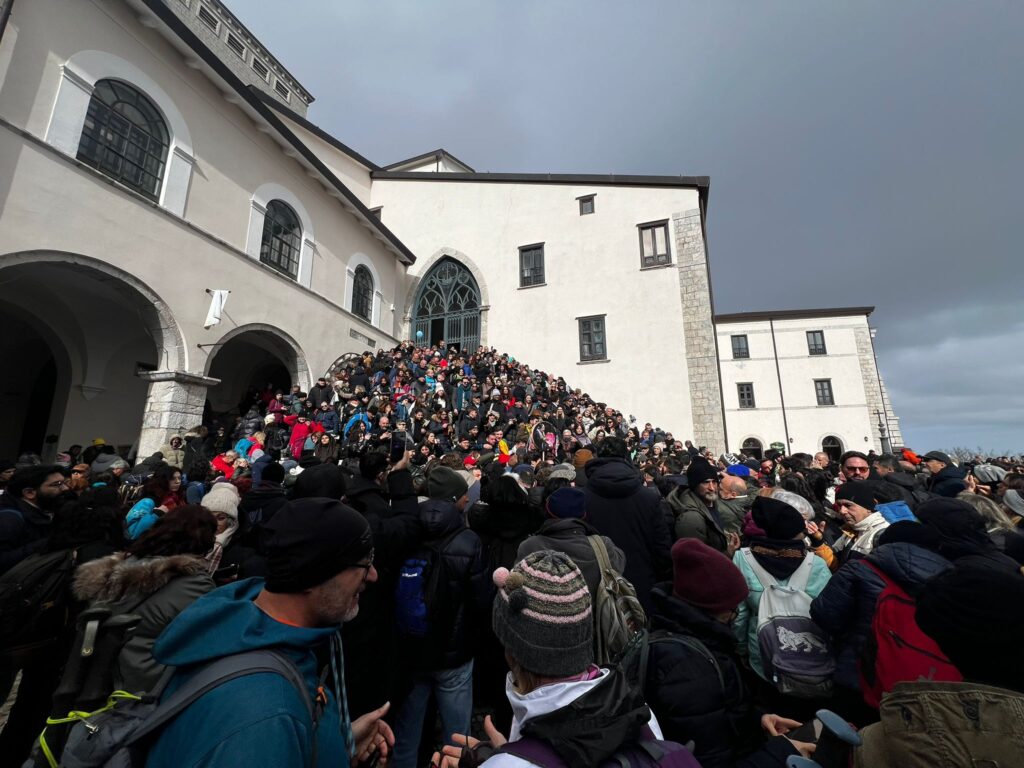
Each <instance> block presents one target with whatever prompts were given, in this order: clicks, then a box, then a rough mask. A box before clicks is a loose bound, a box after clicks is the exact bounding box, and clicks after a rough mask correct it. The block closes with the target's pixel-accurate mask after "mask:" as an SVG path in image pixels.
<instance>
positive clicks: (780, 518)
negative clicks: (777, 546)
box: [750, 496, 807, 540]
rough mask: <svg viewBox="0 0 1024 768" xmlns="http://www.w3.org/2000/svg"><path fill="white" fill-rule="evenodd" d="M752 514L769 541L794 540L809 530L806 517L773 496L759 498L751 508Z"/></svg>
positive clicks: (755, 522)
mask: <svg viewBox="0 0 1024 768" xmlns="http://www.w3.org/2000/svg"><path fill="white" fill-rule="evenodd" d="M750 514H751V516H752V517H753V518H754V524H755V525H757V527H758V528H760V529H761V530H762V531H764V533H765V536H767V537H768V538H769V539H787V540H788V539H793V538H796V535H797V534H798V533H802V532H804V531H805V530H807V526H806V524H805V523H804V517H803V515H801V514H800V513H799V512H797V510H796V507H792V506H790V505H789V504H787V503H786V502H784V501H779V500H778V499H773V498H772V497H771V496H758V497H757V498H755V499H754V503H753V504H752V505H751V507H750Z"/></svg>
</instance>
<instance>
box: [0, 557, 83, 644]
mask: <svg viewBox="0 0 1024 768" xmlns="http://www.w3.org/2000/svg"><path fill="white" fill-rule="evenodd" d="M77 564H78V551H77V550H74V549H62V550H58V551H57V552H40V553H37V554H34V555H29V556H28V557H26V558H25V559H24V560H22V561H21V562H19V563H17V564H15V565H14V566H13V567H12V568H10V569H9V570H7V571H6V572H5V573H4V574H3V575H0V649H2V650H4V651H10V650H13V649H17V648H24V647H26V646H32V645H36V644H41V643H46V642H49V641H52V640H55V639H56V637H57V635H58V634H59V633H60V632H61V631H62V630H63V629H64V628H65V627H66V625H67V621H68V616H69V611H70V609H71V578H72V576H73V575H74V572H75V566H76V565H77Z"/></svg>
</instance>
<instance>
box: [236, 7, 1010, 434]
mask: <svg viewBox="0 0 1024 768" xmlns="http://www.w3.org/2000/svg"><path fill="white" fill-rule="evenodd" d="M230 4H231V7H232V10H234V11H235V12H236V13H237V14H238V15H239V17H240V18H241V19H242V20H243V21H244V22H245V23H246V24H247V25H249V26H250V28H251V29H252V30H253V31H254V32H255V33H256V34H257V36H259V37H260V39H261V40H262V41H263V42H264V43H265V44H266V45H267V46H268V47H269V48H270V49H271V50H272V51H273V52H274V53H275V54H276V55H277V56H278V57H279V58H280V59H281V60H282V61H283V62H284V64H285V65H286V66H287V67H289V68H290V69H291V70H292V72H293V73H294V74H295V75H296V76H297V77H298V78H299V79H300V80H301V81H302V82H303V83H304V84H305V85H306V86H307V87H308V88H309V89H310V90H311V91H312V92H313V93H314V95H315V96H316V97H317V102H316V103H315V104H314V105H313V108H312V110H311V113H310V117H311V119H312V120H313V121H314V122H316V123H318V124H320V125H321V126H323V127H324V128H325V129H327V130H329V131H331V132H332V133H335V134H336V135H337V136H338V137H339V138H341V139H342V141H345V142H346V143H348V144H350V145H351V146H353V147H355V148H356V149H358V150H359V151H360V152H362V153H364V154H366V155H367V156H369V157H371V158H373V159H374V160H376V161H377V162H380V163H382V164H386V163H389V162H393V161H395V160H398V159H401V158H404V157H408V156H411V155H414V154H419V153H420V152H424V151H427V150H430V149H434V148H436V147H438V146H443V147H445V148H446V149H448V150H449V151H450V152H452V153H453V154H455V155H456V156H458V157H460V158H462V159H463V160H465V161H466V162H468V163H470V164H471V165H473V166H475V167H476V168H478V169H480V170H495V171H498V170H502V171H541V172H543V171H552V172H556V171H573V172H593V173H601V172H617V173H627V172H631V173H660V174H677V173H687V174H708V175H710V176H711V179H712V184H711V198H710V206H709V242H710V250H711V259H712V272H713V278H714V285H715V298H716V303H717V309H718V310H719V311H742V310H748V309H765V308H785V307H814V306H840V305H847V304H850V305H861V304H872V305H875V306H877V307H878V310H877V312H876V314H875V315H874V316H873V319H872V322H873V324H875V325H877V326H878V328H879V335H878V339H877V348H878V356H879V360H880V363H881V366H882V372H883V375H884V376H885V377H886V380H887V383H888V385H889V388H890V392H891V394H892V397H893V400H894V404H895V407H896V410H897V412H898V413H899V414H900V415H901V416H902V418H903V428H904V435H905V437H906V438H907V440H908V442H909V443H911V444H912V445H914V446H916V447H920V448H922V449H925V450H926V449H927V446H929V445H944V446H950V445H953V444H968V445H977V444H980V445H983V446H986V447H991V448H993V449H1003V448H1014V449H1016V450H1021V449H1024V435H1022V434H1021V433H1022V428H1024V402H1022V399H1021V397H1022V396H1021V394H1020V392H1021V387H1020V382H1021V381H1022V380H1024V379H1022V376H1021V374H1022V373H1024V371H1022V370H1021V367H1020V365H1018V364H1016V363H1015V362H1014V359H1015V358H1016V357H1017V356H1018V355H1019V353H1018V350H1019V349H1020V348H1021V346H1022V341H1024V327H1022V325H1021V321H1020V318H1021V316H1022V315H1024V313H1021V312H1020V311H1019V309H1018V308H1017V307H1018V304H1019V300H1018V296H1019V293H1020V291H1019V288H1018V285H1017V284H1018V283H1019V278H1018V273H1019V267H1017V264H1016V263H1015V259H1014V257H1015V256H1018V254H1019V251H1020V247H1019V245H1018V242H1017V237H1016V225H1017V223H1018V220H1019V219H1020V217H1021V210H1022V208H1024V195H1022V194H1021V189H1020V185H1021V179H1024V149H1022V142H1021V140H1020V137H1021V136H1022V135H1024V105H1022V102H1021V99H1020V98H1019V93H1020V78H1021V73H1022V72H1024V46H1022V45H1020V30H1021V29H1022V28H1024V4H1019V3H1000V2H995V0H983V1H982V2H978V3H959V2H931V1H930V0H906V1H905V2H900V3H891V2H867V1H865V2H858V3H843V4H841V3H812V2H809V1H808V2H775V3H740V2H726V1H725V0H722V1H721V2H716V3H700V2H689V1H688V2H682V1H678V2H677V1H676V0H662V1H657V2H655V1H653V0H647V1H646V2H643V3H620V2H612V0H593V1H591V2H586V3H584V2H571V3H570V2H565V3H550V2H541V1H539V0H517V2H515V3H498V2H476V1H471V0H465V1H463V2H455V1H452V0H433V1H432V2H413V1H412V0H409V1H407V2H397V1H396V0H378V1H377V2H373V3H334V2H326V1H325V2H319V3H315V2H312V1H311V0H310V1H307V2H298V3H292V4H289V5H288V6H287V11H284V10H283V8H282V6H281V4H280V3H278V2H272V0H232V1H231V3H230Z"/></svg>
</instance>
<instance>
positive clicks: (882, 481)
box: [0, 343, 1024, 768]
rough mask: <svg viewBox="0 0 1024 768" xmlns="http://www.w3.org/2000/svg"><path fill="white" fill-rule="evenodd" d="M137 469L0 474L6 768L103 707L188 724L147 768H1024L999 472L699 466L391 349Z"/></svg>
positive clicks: (511, 388) (954, 467) (38, 761)
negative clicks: (168, 707) (140, 704)
mask: <svg viewBox="0 0 1024 768" xmlns="http://www.w3.org/2000/svg"><path fill="white" fill-rule="evenodd" d="M130 458H131V459H132V460H131V461H129V460H128V457H124V456H121V455H119V454H118V453H117V452H116V451H115V450H114V449H113V447H112V446H108V445H106V444H105V443H104V441H103V440H102V439H96V440H94V441H93V443H92V444H90V445H88V446H87V447H85V448H84V449H83V448H82V447H81V446H77V445H76V446H71V447H70V448H69V449H68V450H67V451H65V452H63V453H61V454H59V455H58V461H57V463H55V464H43V463H42V462H40V461H39V458H38V457H37V456H34V455H31V454H28V455H23V456H21V457H19V459H18V461H17V462H5V463H2V464H0V699H2V698H7V699H9V701H8V705H9V706H10V713H9V717H8V719H7V722H6V725H4V727H3V730H2V731H0V765H21V764H22V763H23V762H25V760H30V761H33V762H32V764H34V765H57V764H59V763H60V754H59V750H58V751H57V752H56V754H55V748H54V744H56V743H61V744H63V740H62V739H63V738H64V737H66V739H67V747H66V748H67V749H69V750H70V749H72V748H74V745H75V739H74V738H73V736H72V735H71V734H73V733H74V728H75V727H76V725H77V724H84V725H88V724H89V722H90V716H89V715H87V714H86V713H88V712H92V711H93V710H103V712H106V713H107V715H106V716H109V712H110V710H111V709H116V707H113V708H112V707H109V706H107V705H108V704H110V703H111V702H112V701H114V700H115V699H109V700H108V696H109V695H110V694H111V693H113V692H115V691H116V692H119V693H118V694H116V696H115V698H117V697H122V698H125V697H126V698H133V697H135V696H142V695H147V694H148V695H149V696H151V697H152V698H153V699H154V700H158V701H165V702H168V701H172V700H185V703H184V704H182V705H181V706H180V707H179V709H180V711H177V714H176V716H174V717H173V718H172V719H170V720H169V721H168V722H165V723H163V724H162V726H161V728H159V729H158V730H156V731H155V732H154V733H152V734H151V735H150V737H149V740H148V741H147V742H146V743H145V744H146V750H147V754H146V756H145V760H146V763H145V764H146V765H150V766H234V765H268V766H269V765H275V766H276V765H313V764H315V763H320V764H330V765H341V766H344V765H383V764H385V763H386V764H389V765H394V766H399V767H400V768H414V767H416V766H426V765H431V766H442V765H444V766H454V765H462V766H467V765H487V766H488V767H489V768H505V767H506V766H523V765H535V766H598V765H606V764H608V765H613V764H614V765H654V764H657V765H689V766H704V767H705V768H728V767H731V766H737V767H739V768H760V767H762V766H763V767H765V768H767V767H768V766H783V765H785V764H786V760H787V759H788V758H790V757H792V756H803V757H812V756H814V755H815V752H816V750H817V745H818V744H819V743H824V742H823V740H825V739H827V738H832V737H834V736H835V733H834V731H835V726H834V721H833V719H830V718H829V717H822V716H819V715H818V714H817V713H819V712H820V711H821V710H830V711H832V712H834V713H835V714H836V715H838V718H837V719H838V720H839V721H841V722H843V723H846V724H850V726H851V727H850V728H849V732H844V733H843V734H841V736H842V739H841V740H842V741H843V743H844V744H846V752H845V753H844V756H843V758H842V759H843V762H842V763H841V764H842V765H858V766H865V767H866V768H883V767H884V766H896V765H899V766H901V768H915V767H916V766H930V767H934V766H965V765H1024V747H1022V746H1021V743H1020V737H1019V733H1020V732H1021V731H1022V729H1024V715H1022V712H1024V674H1022V673H1021V672H1020V671H1019V670H1020V665H1019V664H1018V663H1017V658H1016V656H1017V653H1016V652H1017V646H1018V641H1019V638H1020V637H1021V632H1022V631H1024V573H1022V569H1021V566H1022V564H1024V535H1022V534H1024V531H1022V530H1021V521H1022V519H1024V460H1022V459H1021V458H1020V457H1005V456H1004V457H980V456H979V457H976V458H975V459H974V460H971V461H961V462H959V463H958V462H956V461H954V460H953V458H951V457H950V456H949V455H947V454H946V453H943V452H942V451H930V452H928V453H924V454H923V455H918V454H916V453H914V452H913V451H912V450H910V449H909V448H905V447H900V448H898V449H896V450H895V451H894V453H892V454H884V455H876V454H874V453H870V454H863V453H860V452H857V451H848V452H846V453H844V454H843V455H841V456H838V457H833V456H830V455H828V454H827V453H824V452H819V453H816V454H813V455H811V454H807V453H793V454H790V455H784V454H782V453H781V452H777V451H768V452H767V453H766V454H765V455H764V456H746V455H743V454H739V453H737V454H732V453H724V454H716V453H714V452H712V451H710V450H708V448H707V447H704V446H695V445H693V443H692V442H691V441H689V440H680V439H676V437H675V436H673V434H672V433H670V432H667V431H665V430H663V429H660V428H658V427H656V426H654V425H651V424H645V425H643V426H642V427H641V426H640V425H639V424H637V423H635V422H634V420H633V418H632V417H630V416H625V415H624V414H622V413H620V412H618V411H616V410H615V409H614V408H612V407H611V406H609V405H607V404H605V403H600V402H596V401H594V400H593V399H592V398H591V397H589V396H588V395H587V394H586V393H583V392H581V391H580V390H578V389H573V388H571V387H570V386H568V384H567V383H566V382H565V380H564V379H562V378H558V377H555V376H552V375H549V374H547V373H544V372H541V371H537V370H534V369H532V368H530V367H529V366H528V365H526V364H523V363H521V362H519V361H517V360H514V359H513V358H511V357H510V356H508V355H506V354H499V353H498V352H496V351H495V350H492V349H486V348H480V349H478V350H475V351H473V352H472V353H469V352H462V351H460V350H458V349H455V348H448V347H447V346H446V345H444V344H443V343H441V344H440V345H439V346H437V347H422V346H416V345H413V344H411V343H406V344H403V345H401V346H399V347H398V348H396V349H393V350H381V351H379V352H377V353H376V354H372V353H369V352H368V353H364V354H363V355H362V356H361V357H359V358H357V359H354V360H352V361H351V363H350V365H348V366H346V367H343V368H342V369H341V370H340V371H339V372H337V373H336V374H333V375H332V378H331V379H328V378H321V379H319V380H318V381H317V383H316V384H315V385H314V386H313V387H312V388H311V390H310V391H309V392H303V391H302V389H301V387H300V386H298V385H296V386H293V387H291V389H290V391H287V392H286V391H282V390H276V389H275V388H274V387H272V386H267V387H266V388H264V389H263V390H261V391H252V392H251V393H250V394H249V396H248V397H247V399H246V401H245V402H244V403H243V404H242V405H241V407H240V408H239V412H238V414H237V415H228V416H222V417H219V418H211V419H210V421H209V423H207V424H203V425H196V427H195V428H194V429H190V430H188V431H187V432H184V433H183V434H181V435H176V436H174V437H172V438H171V439H170V441H169V442H168V444H167V445H166V446H164V447H163V448H162V449H161V450H160V451H159V452H157V453H154V454H152V455H150V456H142V457H130ZM86 644H88V648H89V652H88V653H86V652H85V648H86ZM103 648H108V649H109V651H110V652H109V653H106V654H104V653H101V652H100V649H103ZM93 649H95V652H93ZM261 654H262V655H261ZM268 654H269V656H270V657H272V659H275V660H276V661H275V660H271V661H267V658H268ZM232 662H233V663H234V664H235V667H236V669H234V671H233V673H232V675H233V676H231V675H227V674H226V673H225V672H224V671H223V670H224V669H226V668H227V666H226V665H229V664H230V663H232ZM83 665H84V666H83ZM246 665H249V667H251V668H248V669H245V671H244V672H238V669H237V667H242V668H246ZM83 670H84V671H83ZM12 691H13V693H9V692H12ZM175 697H177V699H176V698H175ZM117 701H118V702H119V703H120V702H121V701H122V699H117ZM69 712H73V713H77V714H74V715H73V716H69V715H68V713H69ZM484 715H486V717H485V719H483V721H481V720H480V719H479V718H480V717H481V716H484ZM101 716H102V714H101ZM80 721H81V722H80ZM44 727H45V729H46V730H45V731H44ZM92 727H93V728H95V726H92ZM61 729H64V730H61ZM471 731H475V733H474V734H472V735H471V733H470V732H471ZM41 733H43V738H40V734H41ZM60 733H63V734H64V737H61V736H60V735H59V734H60ZM47 734H49V736H47ZM830 734H831V735H830ZM1004 736H1005V738H1003V737H1004ZM826 751H828V752H829V753H830V754H831V753H832V752H833V749H832V748H831V747H830V748H829V749H828V750H826V748H825V747H822V750H821V752H819V753H818V756H819V757H820V758H822V759H825V758H824V757H823V755H824V753H825V752H826ZM829 759H832V758H829ZM75 764H92V763H75ZM97 764H98V763H97ZM835 764H836V765H839V764H840V763H835Z"/></svg>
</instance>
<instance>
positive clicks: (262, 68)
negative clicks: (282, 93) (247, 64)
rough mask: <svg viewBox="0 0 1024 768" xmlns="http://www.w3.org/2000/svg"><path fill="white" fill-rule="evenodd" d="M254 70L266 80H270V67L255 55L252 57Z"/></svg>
mask: <svg viewBox="0 0 1024 768" xmlns="http://www.w3.org/2000/svg"><path fill="white" fill-rule="evenodd" d="M252 71H253V72H255V73H256V74H257V75H259V76H260V77H262V78H263V79H264V80H270V69H269V68H268V67H267V65H266V64H264V63H263V62H262V61H260V60H259V59H257V58H256V57H255V56H253V59H252Z"/></svg>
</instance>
